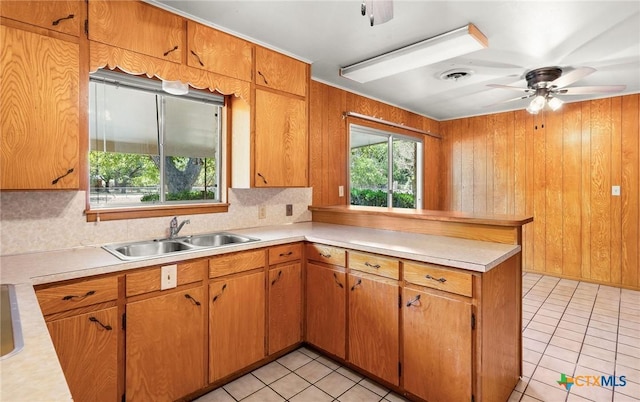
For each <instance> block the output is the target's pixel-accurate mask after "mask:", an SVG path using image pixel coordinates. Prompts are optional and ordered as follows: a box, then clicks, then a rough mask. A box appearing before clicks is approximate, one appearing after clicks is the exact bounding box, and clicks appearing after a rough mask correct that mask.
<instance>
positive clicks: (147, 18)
mask: <svg viewBox="0 0 640 402" xmlns="http://www.w3.org/2000/svg"><path fill="white" fill-rule="evenodd" d="M89 39H90V40H94V41H97V42H102V43H105V44H107V45H111V46H115V47H119V48H122V49H127V50H131V51H134V52H137V53H142V54H146V55H148V56H152V57H157V58H159V59H163V60H168V61H172V62H175V63H182V52H183V50H184V48H185V45H184V42H185V21H184V19H183V18H182V17H180V16H179V15H176V14H172V13H170V12H168V11H164V10H161V9H159V8H157V7H154V6H151V5H149V4H145V3H143V2H141V1H107V0H91V1H89Z"/></svg>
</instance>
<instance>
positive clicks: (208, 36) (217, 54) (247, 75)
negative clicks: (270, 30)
mask: <svg viewBox="0 0 640 402" xmlns="http://www.w3.org/2000/svg"><path fill="white" fill-rule="evenodd" d="M187 30H188V32H189V52H188V54H187V64H188V65H189V66H191V67H196V68H201V69H204V70H207V71H211V72H213V73H217V74H222V75H226V76H227V77H233V78H237V79H240V80H244V81H251V68H252V65H253V62H252V61H253V45H252V44H251V43H250V42H247V41H246V40H243V39H240V38H238V37H235V36H232V35H229V34H228V33H225V32H221V31H218V30H217V29H213V28H209V27H206V26H204V25H201V24H198V23H196V22H193V21H187Z"/></svg>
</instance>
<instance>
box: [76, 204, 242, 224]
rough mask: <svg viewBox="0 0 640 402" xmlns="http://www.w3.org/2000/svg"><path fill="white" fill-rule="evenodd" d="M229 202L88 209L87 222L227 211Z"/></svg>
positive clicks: (86, 213)
mask: <svg viewBox="0 0 640 402" xmlns="http://www.w3.org/2000/svg"><path fill="white" fill-rule="evenodd" d="M228 210H229V204H191V205H158V206H155V207H147V208H109V209H94V210H86V211H85V215H86V216H87V222H100V221H115V220H121V219H140V218H157V217H163V216H173V215H198V214H215V213H221V212H227V211H228Z"/></svg>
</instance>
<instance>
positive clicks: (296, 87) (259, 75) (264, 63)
mask: <svg viewBox="0 0 640 402" xmlns="http://www.w3.org/2000/svg"><path fill="white" fill-rule="evenodd" d="M307 68H308V66H307V64H306V63H303V62H301V61H299V60H296V59H293V58H291V57H289V56H285V55H284V54H281V53H277V52H274V51H272V50H269V49H265V48H263V47H260V46H257V47H256V84H257V85H260V86H263V87H267V88H271V89H277V90H279V91H284V92H288V93H291V94H294V95H300V96H307Z"/></svg>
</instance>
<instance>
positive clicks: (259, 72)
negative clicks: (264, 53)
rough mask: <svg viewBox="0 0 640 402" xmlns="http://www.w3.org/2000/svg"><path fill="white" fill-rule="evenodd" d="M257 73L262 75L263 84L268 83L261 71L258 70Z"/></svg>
mask: <svg viewBox="0 0 640 402" xmlns="http://www.w3.org/2000/svg"><path fill="white" fill-rule="evenodd" d="M258 75H259V76H260V77H262V81H264V84H265V85H269V81H267V77H265V76H264V74H262V71H258Z"/></svg>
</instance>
